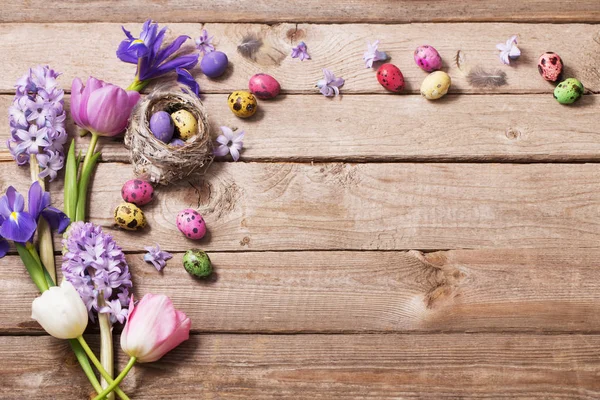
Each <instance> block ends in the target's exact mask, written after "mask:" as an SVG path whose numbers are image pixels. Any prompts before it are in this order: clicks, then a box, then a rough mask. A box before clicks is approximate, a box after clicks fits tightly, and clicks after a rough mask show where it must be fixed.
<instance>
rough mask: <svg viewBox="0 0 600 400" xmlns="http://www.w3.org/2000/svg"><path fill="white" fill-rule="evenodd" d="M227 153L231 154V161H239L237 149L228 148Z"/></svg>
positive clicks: (233, 147)
mask: <svg viewBox="0 0 600 400" xmlns="http://www.w3.org/2000/svg"><path fill="white" fill-rule="evenodd" d="M229 152H230V153H231V157H232V158H233V161H237V160H239V159H240V152H239V151H238V149H237V148H236V147H235V146H231V147H230V148H229Z"/></svg>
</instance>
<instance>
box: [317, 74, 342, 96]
mask: <svg viewBox="0 0 600 400" xmlns="http://www.w3.org/2000/svg"><path fill="white" fill-rule="evenodd" d="M323 75H324V79H321V80H320V81H318V82H317V85H316V86H317V87H318V88H319V89H320V90H321V94H323V96H325V97H331V96H337V95H338V94H340V89H339V88H340V87H341V86H343V85H344V83H345V81H344V80H343V79H342V78H336V77H335V75H334V74H333V72H331V71H330V70H328V69H323Z"/></svg>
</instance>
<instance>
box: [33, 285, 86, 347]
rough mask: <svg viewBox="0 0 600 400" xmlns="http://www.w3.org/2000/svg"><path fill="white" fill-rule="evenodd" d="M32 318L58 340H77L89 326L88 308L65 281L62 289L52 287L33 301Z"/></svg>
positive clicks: (61, 286)
mask: <svg viewBox="0 0 600 400" xmlns="http://www.w3.org/2000/svg"><path fill="white" fill-rule="evenodd" d="M31 318H33V319H35V320H36V321H37V322H39V324H40V325H41V326H42V328H44V330H45V331H46V332H48V333H49V334H50V335H52V336H54V337H55V338H57V339H75V338H77V337H79V336H81V335H82V334H83V332H84V331H85V328H86V327H87V324H88V313H87V308H86V307H85V304H84V303H83V300H81V297H79V293H77V291H76V290H75V288H74V287H73V285H71V283H70V282H68V281H63V283H62V284H61V285H60V287H59V286H53V287H51V288H50V289H48V290H47V291H45V292H44V293H42V295H41V296H39V297H38V298H36V299H35V300H33V303H32V304H31Z"/></svg>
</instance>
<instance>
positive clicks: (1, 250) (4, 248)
mask: <svg viewBox="0 0 600 400" xmlns="http://www.w3.org/2000/svg"><path fill="white" fill-rule="evenodd" d="M9 248H10V246H9V244H8V242H7V241H6V240H4V239H3V238H0V258H2V257H4V256H5V255H6V253H8V249H9Z"/></svg>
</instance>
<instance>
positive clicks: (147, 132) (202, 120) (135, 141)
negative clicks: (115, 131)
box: [125, 86, 213, 185]
mask: <svg viewBox="0 0 600 400" xmlns="http://www.w3.org/2000/svg"><path fill="white" fill-rule="evenodd" d="M159 111H164V112H167V113H169V114H171V115H172V114H174V113H177V112H179V111H184V112H181V113H179V114H188V113H189V114H191V115H192V116H193V117H194V118H195V122H196V124H195V126H194V127H193V129H192V131H190V130H186V132H185V137H180V138H175V139H173V140H172V141H171V142H170V143H168V144H167V143H164V142H163V141H161V140H159V139H158V138H157V137H156V136H155V135H154V134H153V133H152V130H151V129H150V119H151V118H152V115H154V114H155V113H157V112H159ZM187 126H188V127H189V125H187ZM176 135H177V133H176ZM174 142H177V143H174ZM125 146H126V147H127V148H128V149H129V155H130V158H131V163H132V164H133V166H134V172H135V174H136V175H138V176H139V175H143V176H145V177H146V178H147V179H149V180H150V181H151V182H153V183H160V184H163V185H166V184H168V183H170V182H175V181H178V180H180V179H183V178H185V177H188V176H190V175H192V174H194V175H195V174H202V173H204V172H205V171H206V169H207V168H208V166H209V165H210V163H211V162H212V159H213V154H212V144H211V141H210V129H209V124H208V117H207V115H206V111H205V109H204V105H203V104H202V102H201V101H200V99H199V98H198V97H197V96H196V95H195V94H194V93H192V92H190V91H189V90H186V89H183V90H182V88H181V87H178V86H175V87H173V86H169V87H158V88H156V89H155V90H154V91H152V93H151V94H150V95H149V96H148V97H146V98H145V99H144V100H143V101H141V102H139V103H138V105H137V106H136V107H135V108H134V110H133V113H132V115H131V119H130V120H129V127H128V128H127V132H126V133H125Z"/></svg>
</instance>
